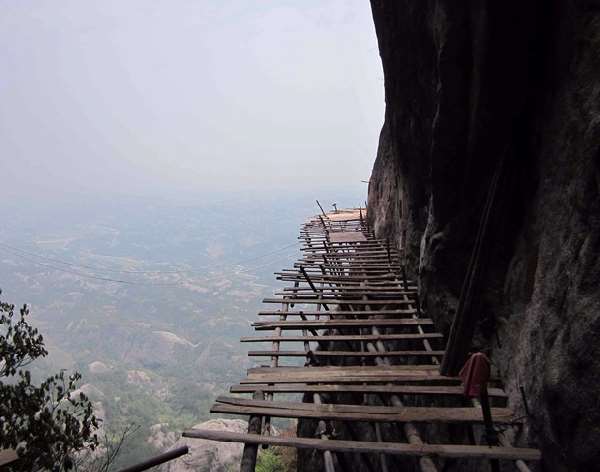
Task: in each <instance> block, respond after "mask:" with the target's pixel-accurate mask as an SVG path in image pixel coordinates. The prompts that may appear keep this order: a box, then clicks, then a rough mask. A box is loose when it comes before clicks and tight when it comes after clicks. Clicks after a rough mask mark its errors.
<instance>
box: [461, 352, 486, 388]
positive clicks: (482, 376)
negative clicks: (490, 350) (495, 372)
mask: <svg viewBox="0 0 600 472" xmlns="http://www.w3.org/2000/svg"><path fill="white" fill-rule="evenodd" d="M458 375H459V377H460V378H461V380H462V382H463V387H464V390H463V393H464V395H465V396H466V397H479V396H480V395H481V392H482V391H483V390H484V389H485V388H486V387H487V383H488V380H489V379H490V360H489V359H488V357H487V356H486V355H485V354H484V353H483V352H476V353H475V354H472V355H471V357H469V359H468V360H467V362H466V363H465V365H464V366H463V368H462V369H461V371H460V373H459V374H458Z"/></svg>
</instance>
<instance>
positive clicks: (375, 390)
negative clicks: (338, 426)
mask: <svg viewBox="0 0 600 472" xmlns="http://www.w3.org/2000/svg"><path fill="white" fill-rule="evenodd" d="M257 390H262V391H263V392H271V393H311V392H322V393H372V394H381V395H390V394H401V395H442V396H443V395H448V396H460V397H462V396H463V395H464V388H463V387H462V385H455V386H454V385H373V384H367V385H352V384H349V385H348V384H306V383H297V384H276V385H251V384H246V385H242V384H239V385H234V386H232V387H231V388H230V389H229V391H230V392H231V393H253V392H255V391H257ZM488 394H489V395H490V396H491V397H498V398H504V399H506V398H508V395H507V394H506V392H504V390H502V389H501V388H495V387H489V388H488Z"/></svg>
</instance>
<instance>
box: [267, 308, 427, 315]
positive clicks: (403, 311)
mask: <svg viewBox="0 0 600 472" xmlns="http://www.w3.org/2000/svg"><path fill="white" fill-rule="evenodd" d="M416 312H417V310H415V309H414V308H409V309H397V310H375V311H355V310H336V311H332V312H330V314H331V315H334V316H346V315H347V316H372V315H385V316H391V315H412V314H413V313H416ZM281 314H282V312H281V311H280V310H262V311H259V312H258V316H279V315H281ZM323 314H326V313H324V312H322V311H315V310H298V311H288V312H286V315H287V316H323Z"/></svg>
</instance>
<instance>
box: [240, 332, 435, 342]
mask: <svg viewBox="0 0 600 472" xmlns="http://www.w3.org/2000/svg"><path fill="white" fill-rule="evenodd" d="M443 337H444V336H443V335H442V334H441V333H425V334H420V333H405V334H379V335H374V334H330V335H327V336H244V337H242V338H240V342H243V343H248V342H270V341H281V342H304V341H310V342H315V343H316V342H319V343H331V342H336V341H400V340H403V339H427V338H428V339H443Z"/></svg>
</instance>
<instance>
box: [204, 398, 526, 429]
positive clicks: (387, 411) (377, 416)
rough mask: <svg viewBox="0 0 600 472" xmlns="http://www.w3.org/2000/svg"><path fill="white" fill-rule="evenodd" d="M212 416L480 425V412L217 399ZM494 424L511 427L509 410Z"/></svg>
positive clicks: (496, 412)
mask: <svg viewBox="0 0 600 472" xmlns="http://www.w3.org/2000/svg"><path fill="white" fill-rule="evenodd" d="M210 412H211V413H230V414H241V415H269V416H272V417H278V418H318V419H323V420H339V421H374V422H383V423H396V422H397V423H406V422H412V423H482V422H483V414H482V412H481V409H480V408H473V407H471V408H433V407H391V406H368V405H340V404H335V405H334V404H323V405H316V404H314V403H302V402H273V401H268V400H251V399H246V398H236V397H226V396H219V397H218V398H217V403H215V404H214V405H213V406H212V408H211V409H210ZM492 417H493V418H494V423H496V424H498V423H510V422H512V421H513V419H514V418H513V413H512V411H511V410H510V409H508V408H492Z"/></svg>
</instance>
